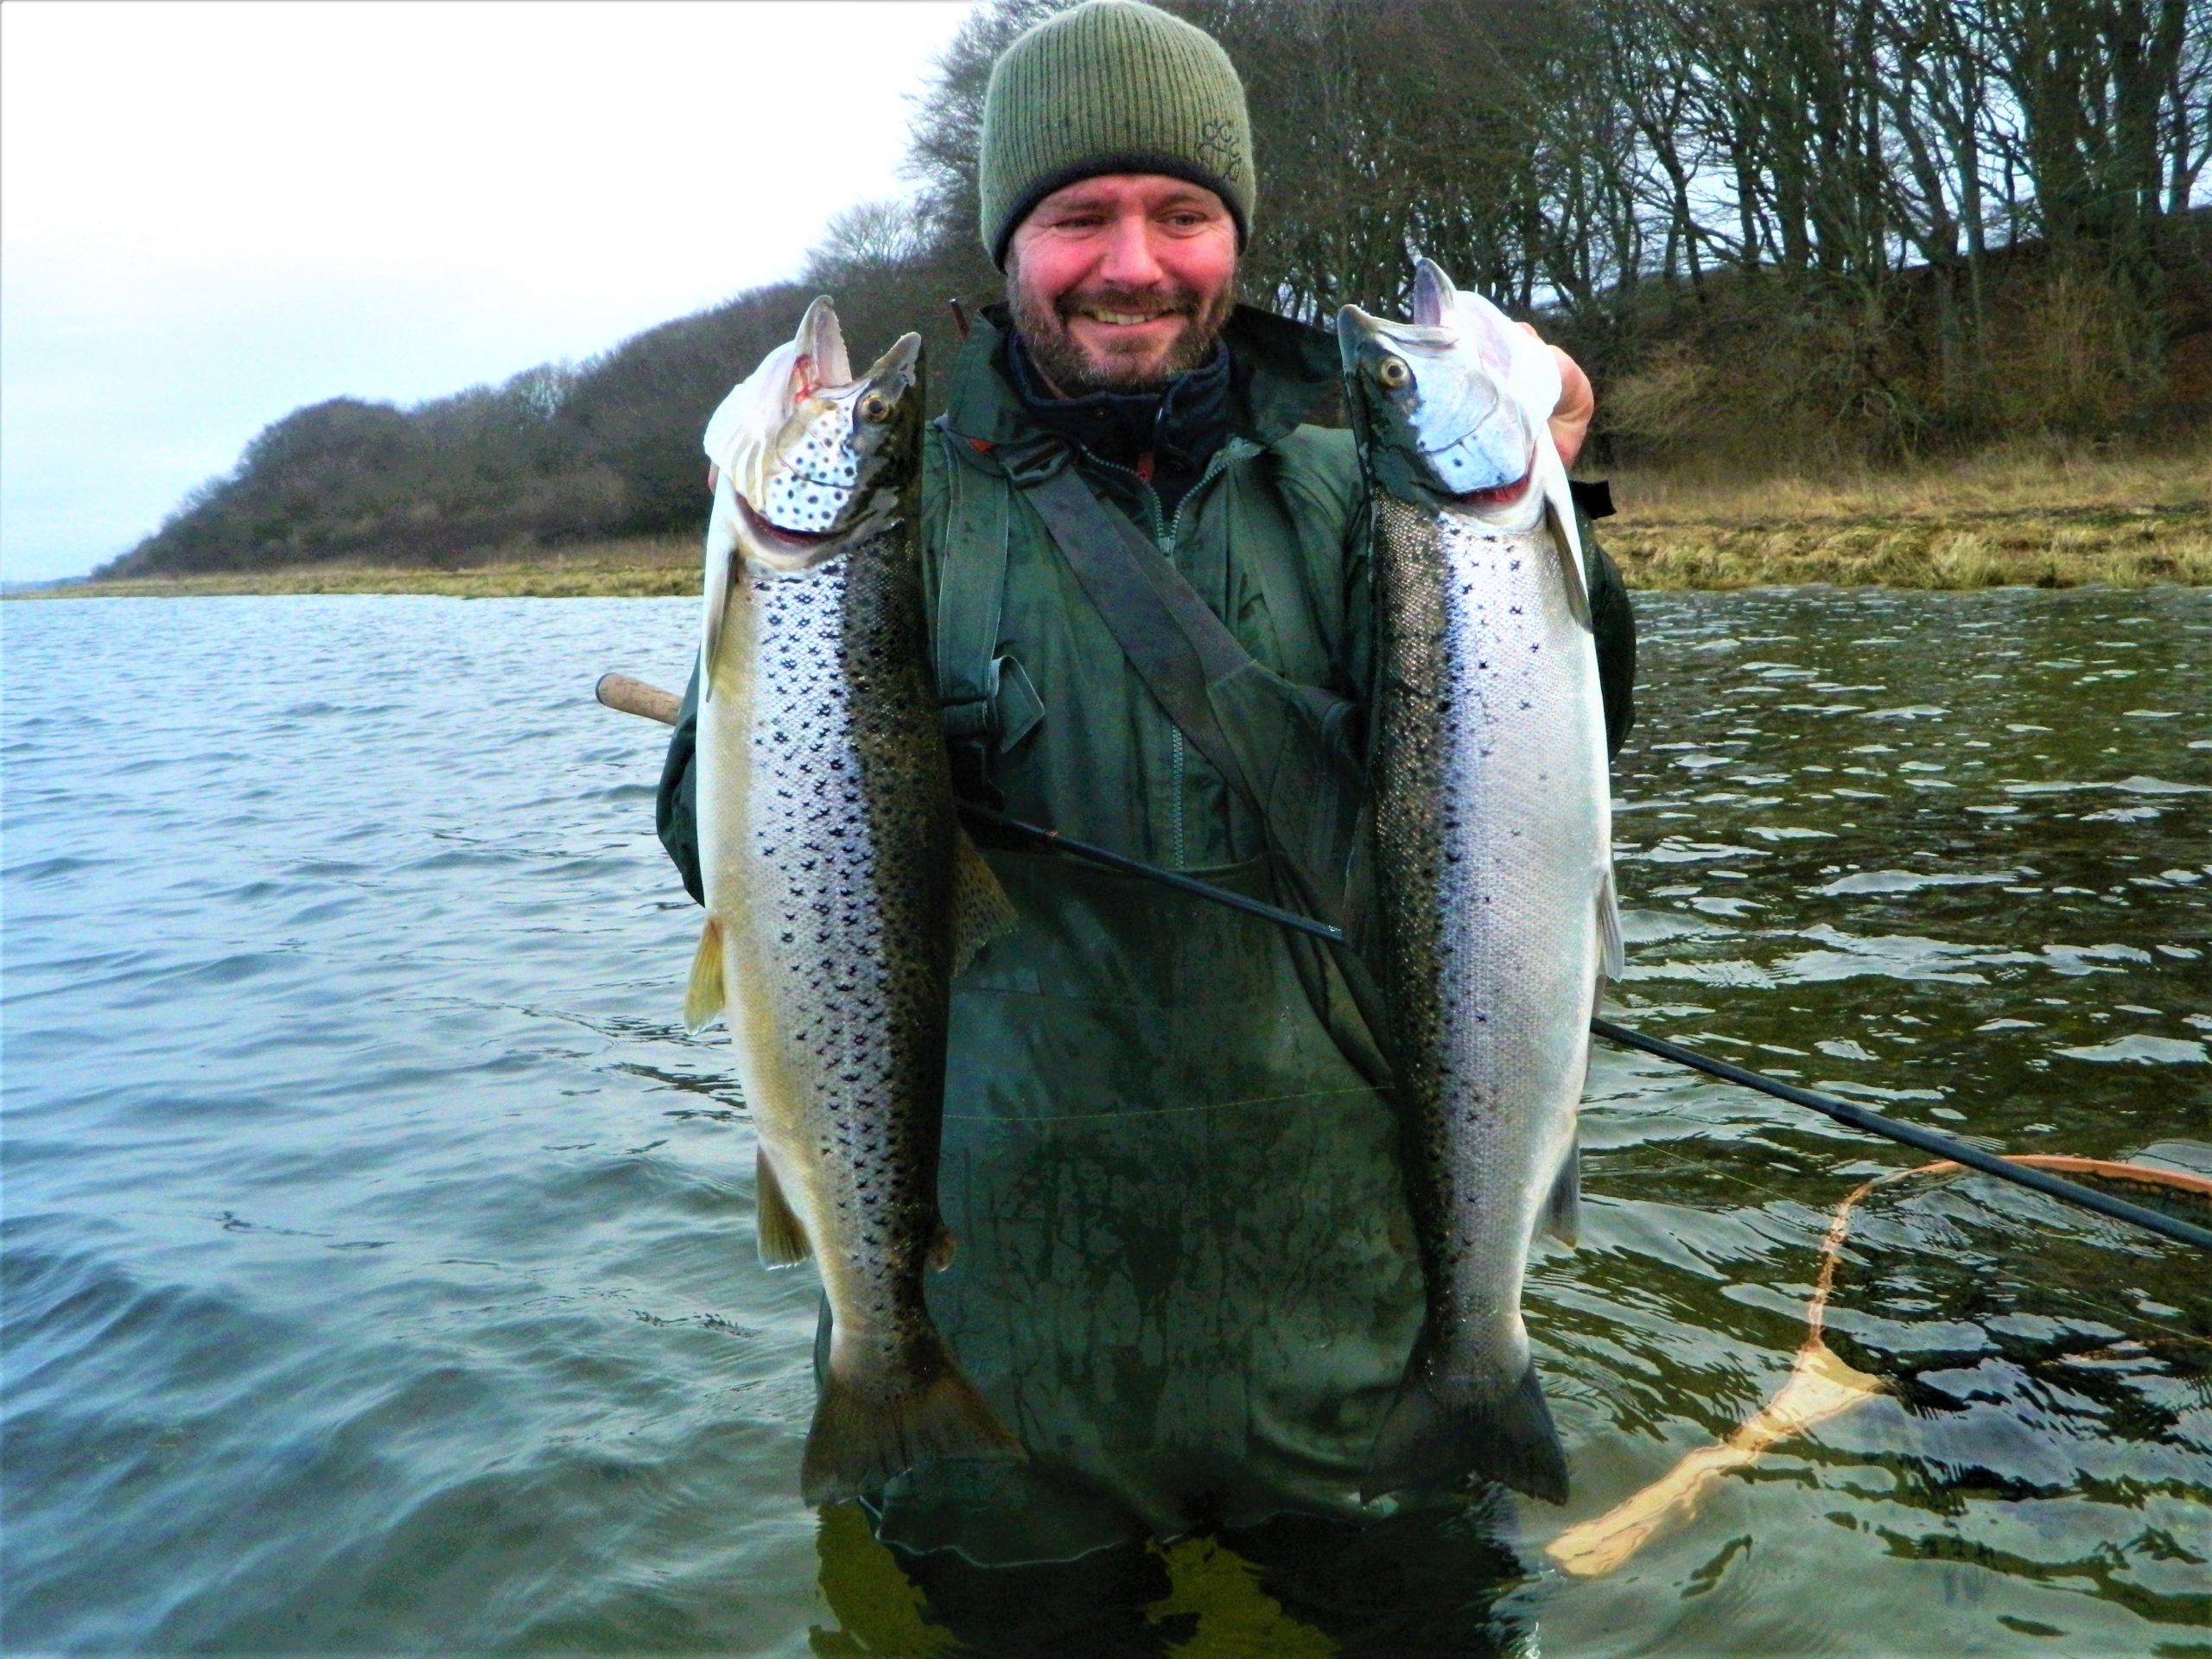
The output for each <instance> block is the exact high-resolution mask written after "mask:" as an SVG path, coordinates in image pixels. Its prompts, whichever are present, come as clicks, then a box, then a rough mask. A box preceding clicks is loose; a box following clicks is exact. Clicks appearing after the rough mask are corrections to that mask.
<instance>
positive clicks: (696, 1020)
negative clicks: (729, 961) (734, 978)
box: [683, 916, 728, 1032]
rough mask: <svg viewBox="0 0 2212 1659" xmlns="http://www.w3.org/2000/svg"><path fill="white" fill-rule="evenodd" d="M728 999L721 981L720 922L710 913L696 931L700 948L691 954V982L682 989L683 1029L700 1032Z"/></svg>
mask: <svg viewBox="0 0 2212 1659" xmlns="http://www.w3.org/2000/svg"><path fill="white" fill-rule="evenodd" d="M727 1004H728V992H727V989H726V988H725V987H724V985H723V983H722V925H721V920H720V918H716V917H714V916H709V917H708V918H707V925H705V926H704V927H702V928H701V929H700V930H699V949H698V950H697V951H696V953H694V955H693V956H692V957H691V981H690V984H689V985H687V986H686V987H685V988H684V991H683V1028H684V1029H685V1030H686V1031H691V1032H697V1031H703V1030H705V1029H706V1027H707V1024H708V1022H709V1020H713V1019H714V1017H715V1015H716V1014H720V1013H721V1011H722V1009H723V1008H724V1007H725V1006H727Z"/></svg>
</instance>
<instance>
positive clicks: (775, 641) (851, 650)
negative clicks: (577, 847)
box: [684, 299, 1020, 1503]
mask: <svg viewBox="0 0 2212 1659" xmlns="http://www.w3.org/2000/svg"><path fill="white" fill-rule="evenodd" d="M920 353H921V340H920V338H919V337H918V335H914V334H907V335H906V336H905V337H904V338H902V339H901V340H899V342H898V343H897V344H896V345H894V346H892V348H891V349H890V350H889V351H888V352H887V353H884V355H883V356H882V357H881V358H880V359H879V360H878V361H877V362H876V363H875V364H874V366H873V367H871V368H869V369H868V372H866V373H864V374H862V375H860V376H859V377H857V378H855V376H854V375H853V373H852V370H851V366H850V365H849V361H848V359H847V357H846V352H845V345H844V340H843V337H842V334H841V333H840V331H839V329H838V326H837V318H836V313H835V311H834V310H833V309H832V308H831V307H830V304H829V301H828V300H826V299H821V300H817V301H816V302H814V303H813V304H812V305H811V306H810V307H809V308H808V309H807V312H806V315H805V318H804V321H801V322H800V324H799V327H798V334H797V335H796V336H795V337H794V338H793V339H792V340H790V341H788V342H786V343H785V345H783V346H779V347H778V348H777V349H776V350H775V351H773V352H772V353H769V355H768V357H767V358H766V360H765V361H763V362H762V364H761V365H760V368H759V369H757V370H756V371H754V372H753V374H752V376H751V377H750V378H747V380H746V381H744V382H743V383H742V384H741V385H739V386H738V387H737V388H736V389H735V390H734V391H732V392H731V393H730V395H729V396H728V398H727V399H725V400H724V402H723V404H722V405H721V408H720V409H719V410H716V411H715V416H714V418H713V420H712V422H711V423H709V426H708V428H707V437H706V448H707V455H708V458H709V460H710V461H712V462H713V463H714V466H715V469H716V470H715V502H714V513H713V518H712V520H711V522H710V523H709V526H708V531H707V550H706V594H705V613H704V618H703V624H702V637H701V641H700V676H699V702H698V711H697V720H698V727H697V729H698V749H697V759H696V763H695V765H696V784H697V789H698V823H699V854H700V858H699V862H700V872H701V875H702V878H703V884H704V888H705V896H706V908H707V919H706V925H705V928H704V930H703V931H702V934H701V936H700V939H699V949H698V953H697V956H696V958H695V960H694V963H693V966H692V970H691V982H690V992H689V995H687V997H686V999H685V1006H684V1017H685V1020H686V1023H687V1024H689V1025H690V1027H692V1028H693V1029H695V1030H696V1029H698V1028H700V1027H703V1026H705V1025H706V1024H707V1023H708V1022H709V1020H712V1019H713V1018H714V1016H715V1014H721V1013H726V1014H727V1015H728V1023H729V1028H730V1034H731V1037H732V1039H733V1040H734V1044H735V1046H736V1051H737V1070H738V1077H739V1082H740V1085H741V1088H742V1090H743V1091H744V1095H745V1101H746V1104H747V1107H748V1108H749V1109H750V1111H751V1114H752V1118H753V1125H754V1127H755V1128H756V1130H757V1132H758V1135H759V1138H760V1147H759V1154H758V1159H757V1167H756V1178H757V1181H758V1190H757V1198H756V1208H757V1216H758V1234H759V1240H760V1256H761V1259H762V1260H763V1261H764V1262H767V1263H768V1264H769V1265H771V1266H788V1265H790V1264H791V1263H794V1262H799V1261H802V1260H804V1259H805V1258H806V1257H807V1256H809V1255H811V1256H812V1257H813V1258H814V1260H815V1262H816V1264H817V1267H818V1268H819V1269H820V1271H821V1274H822V1282H823V1289H824V1291H825V1293H826V1294H827V1298H828V1301H829V1315H830V1339H829V1353H828V1362H827V1365H826V1367H825V1369H824V1370H823V1375H822V1376H821V1378H820V1379H819V1382H820V1395H819V1398H818V1401H817V1406H816V1409H815V1416H814V1422H813V1426H812V1427H811V1429H810V1431H809V1433H808V1435H807V1441H806V1451H805V1455H804V1462H803V1465H802V1469H801V1476H800V1485H801V1490H802V1491H803V1492H804V1496H805V1498H806V1501H807V1502H808V1503H828V1502H831V1501H834V1500H836V1499H838V1498H842V1497H852V1496H854V1495H855V1494H857V1493H859V1492H861V1491H864V1490H867V1489H868V1488H871V1487H874V1486H877V1485H880V1484H881V1483H882V1482H883V1481H885V1480H887V1479H888V1478H890V1477H892V1476H893V1475H895V1474H898V1473H899V1472H900V1471H903V1470H905V1469H906V1468H908V1467H910V1466H912V1465H914V1464H916V1463H918V1462H920V1461H922V1460H924V1459H929V1458H933V1457H979V1456H980V1457H1015V1456H1019V1455H1020V1452H1019V1449H1018V1447H1017V1446H1016V1443H1015V1442H1014V1438H1013V1437H1012V1436H1011V1435H1010V1434H1009V1433H1007V1430H1006V1428H1005V1427H1004V1426H1003V1425H1001V1423H1000V1422H999V1421H998V1420H997V1418H996V1417H995V1415H994V1414H992V1411H991V1409H990V1408H989V1406H988V1404H986V1403H985V1402H984V1400H983V1397H982V1395H981V1394H979V1393H978V1392H977V1391H976V1389H975V1387H974V1385H973V1384H972V1383H969V1380H968V1378H967V1377H966V1376H963V1374H962V1372H961V1370H960V1367H959V1365H958V1364H957V1362H956V1361H955V1360H954V1358H953V1357H952V1355H951V1353H950V1351H949V1350H948V1349H947V1347H946V1346H945V1344H944V1338H942V1337H941V1336H940V1335H939V1334H938V1331H937V1329H936V1327H935V1326H934V1325H932V1324H931V1320H930V1315H929V1310H928V1307H927V1306H926V1304H925V1300H924V1299H923V1292H922V1273H923V1269H924V1268H925V1265H930V1264H935V1265H938V1266H942V1265H944V1262H947V1261H949V1260H950V1251H951V1249H952V1240H951V1238H950V1235H949V1234H948V1233H947V1232H946V1230H945V1229H944V1222H943V1221H942V1219H941V1218H940V1217H939V1216H938V1204H937V1166H938V1133H939V1128H940V1125H941V1122H942V1111H943V1094H944V1054H945V1021H946V1015H947V1007H948V999H949V995H950V991H949V987H950V980H951V977H952V975H953V973H954V971H955V969H956V967H957V965H958V963H959V962H960V961H961V960H962V959H963V955H964V953H968V952H972V951H973V950H976V949H977V948H980V946H981V944H982V943H983V942H984V941H985V940H987V939H988V937H989V936H990V934H991V933H992V932H993V931H995V930H996V929H997V928H998V927H1000V926H1001V925H1004V924H1005V923H1006V922H1007V920H1009V919H1010V911H1009V909H1008V906H1007V900H1006V898H1005V895H1004V893H1002V892H1001V890H1000V889H999V887H998V884H997V882H996V880H995V879H994V878H993V876H992V875H991V874H990V871H989V869H988V867H987V866H985V865H984V863H983V861H982V858H981V857H980V856H979V855H977V853H976V850H975V849H974V847H973V846H972V845H971V844H969V842H968V840H967V838H966V836H963V834H962V833H961V830H960V829H959V825H958V823H957V819H956V817H955V816H954V807H953V796H952V785H951V779H950V773H949V772H948V770H947V766H946V762H945V757H944V744H943V741H942V740H941V738H940V737H939V734H938V714H937V703H936V699H935V697H934V696H933V695H932V694H931V688H930V686H929V683H928V682H927V680H926V679H925V670H924V633H923V608H922V590H921V568H920V552H919V514H918V490H919V474H920V433H921V426H920V422H921V410H920V404H921V399H922V392H921V388H920V385H919V380H920Z"/></svg>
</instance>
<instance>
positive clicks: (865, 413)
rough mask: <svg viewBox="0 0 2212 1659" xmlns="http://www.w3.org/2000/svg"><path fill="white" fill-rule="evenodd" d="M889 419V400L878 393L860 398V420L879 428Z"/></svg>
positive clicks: (870, 393) (867, 394)
mask: <svg viewBox="0 0 2212 1659" xmlns="http://www.w3.org/2000/svg"><path fill="white" fill-rule="evenodd" d="M890 418H891V400H890V399H889V398H888V397H885V396H884V395H883V394H882V393H881V392H880V391H871V392H868V393H866V394H865V395H864V396H862V397H861V419H862V420H864V421H866V422H867V423H868V424H869V425H870V426H881V425H882V424H883V423H885V422H886V421H887V420H889V419H890Z"/></svg>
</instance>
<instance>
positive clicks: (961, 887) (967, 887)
mask: <svg viewBox="0 0 2212 1659" xmlns="http://www.w3.org/2000/svg"><path fill="white" fill-rule="evenodd" d="M1018 920H1020V917H1019V915H1017V913H1016V912H1015V911H1014V900H1013V899H1009V898H1007V896H1006V889H1005V888H1004V887H1001V886H1000V885H999V879H998V877H997V876H996V875H995V874H993V872H992V870H991V867H990V866H989V865H988V864H987V863H985V862H984V861H983V855H982V853H980V852H979V851H977V850H976V843H975V842H972V841H970V840H969V838H968V832H967V831H966V830H965V829H956V830H954V831H953V836H952V971H953V972H954V973H956V974H957V973H960V972H962V971H963V970H964V969H966V968H967V967H968V965H969V963H972V962H974V961H975V960H976V957H979V956H981V955H982V951H983V947H984V946H985V945H987V944H989V943H990V942H991V941H992V940H993V939H995V938H998V937H999V936H1000V935H1001V933H1006V932H1010V931H1012V930H1013V928H1014V923H1015V922H1017V921H1018Z"/></svg>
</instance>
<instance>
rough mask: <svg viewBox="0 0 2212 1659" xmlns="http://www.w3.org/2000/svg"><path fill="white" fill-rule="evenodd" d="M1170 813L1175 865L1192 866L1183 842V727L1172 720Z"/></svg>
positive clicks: (1169, 772)
mask: <svg viewBox="0 0 2212 1659" xmlns="http://www.w3.org/2000/svg"><path fill="white" fill-rule="evenodd" d="M1167 759H1168V778H1169V784H1168V793H1167V799H1168V802H1169V807H1168V813H1169V817H1170V819H1171V821H1172V822H1173V824H1174V826H1175V865H1174V868H1177V869H1179V870H1187V869H1189V868H1191V858H1190V850H1189V849H1188V848H1187V847H1185V845H1184V842H1183V728H1181V727H1180V726H1178V725H1176V724H1175V723H1174V722H1173V721H1169V722H1168V725H1167Z"/></svg>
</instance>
